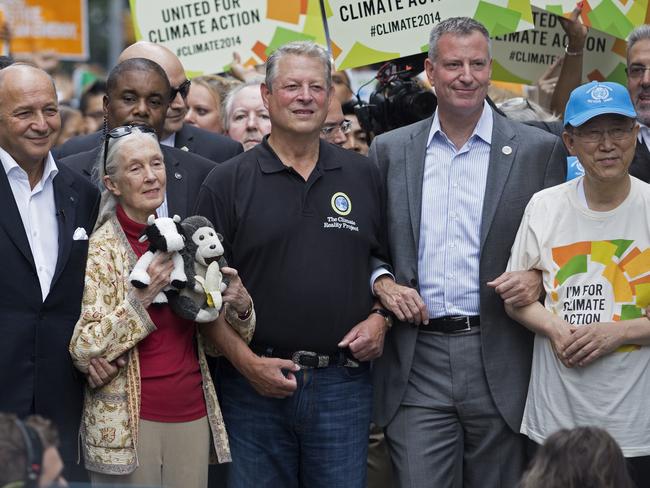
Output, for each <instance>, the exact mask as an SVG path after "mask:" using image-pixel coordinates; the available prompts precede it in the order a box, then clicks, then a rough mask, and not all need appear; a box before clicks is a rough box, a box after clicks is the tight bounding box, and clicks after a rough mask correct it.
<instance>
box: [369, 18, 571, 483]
mask: <svg viewBox="0 0 650 488" xmlns="http://www.w3.org/2000/svg"><path fill="white" fill-rule="evenodd" d="M425 67H426V72H427V75H428V78H429V80H430V81H431V84H432V85H433V86H434V87H435V90H436V95H437V97H438V108H437V110H436V113H435V114H434V116H433V117H432V118H429V119H427V120H424V121H421V122H418V123H416V124H413V125H410V126H408V127H404V128H401V129H397V130H395V131H392V132H389V133H387V134H384V135H381V136H379V137H377V138H376V139H375V140H374V141H373V144H372V147H371V149H370V154H369V155H370V157H371V158H372V159H374V160H375V161H376V162H377V164H378V165H379V168H380V171H381V174H382V179H383V181H384V184H385V186H386V192H387V201H386V205H387V210H386V211H387V219H388V239H389V249H390V254H391V256H390V258H391V261H392V264H393V266H394V276H395V281H393V278H392V277H391V276H390V275H384V276H379V277H377V275H376V274H375V276H374V278H376V279H375V281H374V291H375V294H376V295H377V296H378V297H379V298H380V299H381V302H382V304H383V305H384V306H385V307H387V308H389V309H390V310H391V311H392V312H393V313H394V314H395V315H396V317H397V318H398V322H397V323H396V325H395V326H394V327H393V329H392V330H391V332H390V333H389V334H388V336H387V338H386V344H385V347H384V354H383V356H382V357H381V358H380V359H379V360H377V362H376V363H375V368H374V374H375V417H376V418H375V421H376V423H377V424H378V425H380V426H385V427H386V434H387V438H388V441H389V446H390V450H391V456H392V459H393V463H394V466H395V468H396V472H397V478H398V481H399V486H403V487H406V486H408V487H431V486H435V487H436V488H444V487H451V486H457V484H455V483H458V484H460V483H459V480H457V479H455V478H456V475H457V474H458V473H459V472H461V471H462V478H463V479H462V485H463V486H466V487H478V486H481V487H514V486H515V485H516V484H517V481H518V479H519V477H520V476H521V473H522V471H523V468H524V464H525V441H524V438H523V437H522V436H521V435H519V433H518V432H519V427H520V424H521V418H522V413H523V407H524V402H525V399H526V391H527V387H528V378H529V372H530V365H531V352H532V340H533V337H532V334H530V333H528V332H527V331H526V330H522V329H523V328H522V327H517V324H515V323H513V322H512V321H511V320H510V319H509V318H508V316H507V315H506V313H505V311H504V306H503V301H502V299H501V297H500V296H499V295H501V296H502V297H504V298H506V299H508V300H509V301H511V302H512V301H514V302H515V303H516V304H527V303H530V302H531V301H533V300H535V299H537V298H538V295H539V288H538V284H539V277H538V276H537V275H535V274H532V273H531V274H530V275H526V274H502V273H503V271H504V270H505V269H506V265H507V262H508V256H509V254H510V248H511V246H512V243H513V240H514V237H515V234H516V232H517V228H518V225H519V221H520V219H521V216H522V214H523V211H524V208H525V206H526V203H527V202H528V200H529V198H530V197H531V195H532V194H533V193H535V192H536V191H538V190H540V189H541V188H544V187H546V186H550V185H554V184H558V183H560V182H561V181H563V176H564V175H563V166H564V160H565V157H566V154H565V152H564V149H563V146H562V142H561V141H560V140H559V139H558V138H557V137H555V136H553V135H550V134H547V133H545V132H543V131H541V130H538V129H535V128H531V127H527V126H523V125H521V124H518V123H514V122H510V121H508V120H506V119H505V118H503V117H501V116H500V115H498V114H496V113H495V112H494V111H492V109H491V108H490V106H489V105H488V104H487V103H486V101H485V97H486V94H487V87H488V84H489V81H490V74H491V56H490V41H489V37H488V33H487V31H486V29H485V28H484V27H483V26H482V25H481V24H479V23H478V22H476V21H474V20H472V19H469V18H462V17H461V18H452V19H448V20H446V21H443V22H441V23H440V24H438V25H437V26H436V27H435V28H434V29H433V30H432V32H431V39H430V42H429V56H428V59H427V60H426V62H425ZM493 281H494V282H493ZM488 282H491V284H492V285H493V286H495V287H496V292H495V290H494V289H492V288H490V287H489V286H488V285H487V283H488ZM520 289H522V290H524V291H521V290H520ZM526 290H528V292H527V293H526V292H525V291H526ZM409 322H411V323H409ZM461 446H462V447H461ZM459 449H462V452H460V451H459ZM460 460H462V468H461V467H460V466H459V465H458V463H459V461H460Z"/></svg>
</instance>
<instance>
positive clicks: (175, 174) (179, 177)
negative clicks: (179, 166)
mask: <svg viewBox="0 0 650 488" xmlns="http://www.w3.org/2000/svg"><path fill="white" fill-rule="evenodd" d="M174 178H176V179H177V180H180V179H183V175H182V174H180V173H174Z"/></svg>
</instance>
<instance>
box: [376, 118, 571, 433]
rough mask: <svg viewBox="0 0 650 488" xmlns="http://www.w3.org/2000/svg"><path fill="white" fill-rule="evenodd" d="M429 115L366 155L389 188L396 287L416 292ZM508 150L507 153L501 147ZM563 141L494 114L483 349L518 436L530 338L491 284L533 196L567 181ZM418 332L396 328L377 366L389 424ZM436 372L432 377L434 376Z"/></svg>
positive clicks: (380, 401)
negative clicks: (513, 318)
mask: <svg viewBox="0 0 650 488" xmlns="http://www.w3.org/2000/svg"><path fill="white" fill-rule="evenodd" d="M431 123H432V118H429V119H427V120H423V121H421V122H417V123H415V124H413V125H410V126H408V127H403V128H400V129H397V130H394V131H391V132H388V133H386V134H382V135H380V136H378V137H377V138H375V140H374V141H373V143H372V146H371V148H370V154H369V157H370V158H371V159H373V160H374V161H375V162H376V163H377V164H378V165H379V169H380V172H381V175H382V181H383V182H384V185H385V188H386V195H387V197H386V205H387V209H386V215H387V220H388V245H389V251H390V259H391V262H392V265H393V267H394V272H395V278H396V280H397V282H398V283H401V284H404V285H407V286H412V287H415V288H417V287H418V284H419V277H418V245H419V241H420V215H421V207H422V181H423V174H424V160H425V149H426V143H427V137H428V135H429V130H430V128H431ZM506 146H509V147H510V150H507V149H506V150H504V148H505V147H506ZM506 153H507V154H506ZM565 168H566V152H565V150H564V145H563V144H562V141H561V140H560V139H558V138H557V137H556V136H553V135H551V134H548V133H546V132H544V131H542V130H539V129H535V128H533V127H529V126H526V125H523V124H519V123H516V122H512V121H509V120H507V119H506V118H504V117H502V116H500V115H498V114H496V113H495V114H494V126H493V130H492V144H491V150H490V165H489V169H488V176H487V184H486V188H485V197H484V201H483V213H482V217H481V230H480V232H481V258H480V264H479V276H478V280H479V283H480V302H481V303H480V315H481V348H482V353H483V354H482V358H476V360H477V361H481V359H482V360H483V364H484V367H485V373H486V376H487V381H488V384H489V387H490V392H491V394H492V398H493V400H494V402H495V403H496V406H497V408H498V410H499V412H500V413H501V415H502V416H503V418H504V419H505V421H506V422H507V423H508V425H509V426H510V428H511V429H512V430H513V431H515V432H519V427H520V425H521V418H522V414H523V410H524V403H525V400H526V393H527V391H528V379H529V376H530V365H531V358H532V345H533V334H532V333H530V332H529V331H528V330H527V329H526V328H525V327H524V326H522V325H519V324H517V323H515V322H513V321H512V320H510V319H509V318H508V316H507V315H506V313H505V310H504V307H503V301H502V300H501V298H500V297H499V296H498V295H497V294H496V293H495V292H494V290H492V289H491V288H489V287H488V286H487V285H486V282H488V281H491V280H493V279H494V278H496V277H497V276H499V275H500V274H501V273H503V272H504V271H505V269H506V265H507V263H508V258H509V257H510V249H511V247H512V244H513V242H514V239H515V235H516V233H517V229H518V228H519V223H520V220H521V217H522V216H523V212H524V209H525V207H526V204H527V203H528V200H529V199H530V197H531V196H532V195H533V193H535V192H537V191H539V190H541V189H542V188H545V187H547V186H552V185H555V184H559V183H562V182H563V181H564V177H565V176H564V175H565ZM417 334H418V331H417V328H416V327H412V326H410V325H409V324H405V323H399V322H398V323H396V324H395V326H394V327H393V328H392V329H391V331H390V332H389V334H388V335H387V337H386V343H385V346H384V353H383V356H382V357H381V358H380V359H379V360H377V361H376V363H375V366H374V368H373V374H374V379H375V389H374V392H375V417H376V418H375V421H376V423H377V424H378V425H380V426H385V425H386V424H387V423H388V422H390V420H391V418H392V417H393V416H394V415H395V412H396V411H397V408H398V407H399V405H400V403H401V401H402V398H403V396H404V392H405V390H406V385H407V383H408V378H409V373H410V370H411V363H412V361H413V353H414V350H415V345H416V339H417ZM432 373H433V372H432Z"/></svg>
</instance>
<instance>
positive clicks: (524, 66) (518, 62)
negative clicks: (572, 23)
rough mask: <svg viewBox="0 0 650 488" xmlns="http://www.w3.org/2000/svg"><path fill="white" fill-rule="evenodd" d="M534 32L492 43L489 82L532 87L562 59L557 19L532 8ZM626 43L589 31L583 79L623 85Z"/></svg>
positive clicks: (563, 40)
mask: <svg viewBox="0 0 650 488" xmlns="http://www.w3.org/2000/svg"><path fill="white" fill-rule="evenodd" d="M533 20H534V22H535V29H534V30H527V31H523V32H514V33H510V34H505V35H503V36H497V37H495V38H493V39H492V56H493V59H492V79H494V80H500V81H509V82H512V83H523V84H526V85H532V84H534V83H535V82H536V81H537V80H538V79H539V78H540V76H542V74H543V73H544V72H545V71H546V69H547V68H548V67H549V66H551V65H552V64H553V63H554V62H555V60H556V59H558V58H560V57H562V56H564V46H566V44H567V39H566V35H565V33H564V30H562V27H561V26H560V22H559V20H558V17H557V16H556V15H554V14H551V13H550V12H547V11H545V10H541V9H538V8H535V7H533ZM625 49H626V43H625V41H623V40H622V39H619V38H617V37H614V36H612V35H609V34H605V33H604V32H599V31H597V30H595V29H590V30H589V34H588V35H587V41H586V43H585V51H584V61H583V79H584V80H585V81H592V80H597V81H605V80H607V81H616V82H618V83H622V84H625V83H626V80H627V78H626V75H625Z"/></svg>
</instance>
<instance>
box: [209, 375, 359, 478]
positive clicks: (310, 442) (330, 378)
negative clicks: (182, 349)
mask: <svg viewBox="0 0 650 488" xmlns="http://www.w3.org/2000/svg"><path fill="white" fill-rule="evenodd" d="M220 372H221V410H222V412H223V417H224V421H225V423H226V428H227V430H228V437H229V440H230V449H231V452H232V459H233V462H232V464H231V465H230V469H229V475H228V488H251V487H253V488H265V487H268V488H278V487H282V488H302V487H305V488H319V487H323V488H366V460H367V457H368V429H369V425H370V411H371V402H372V400H371V398H372V386H371V384H370V372H369V368H368V365H367V364H362V365H361V366H360V367H359V368H345V367H341V366H330V367H328V368H320V369H303V370H301V371H299V372H298V373H296V379H297V383H298V388H297V390H296V391H295V392H294V394H293V395H292V396H290V397H288V398H284V399H277V398H267V397H263V396H261V395H259V394H258V393H257V392H256V391H255V390H254V389H253V388H252V387H251V386H250V384H249V383H248V381H247V380H246V379H245V378H244V377H243V376H241V375H240V374H239V373H238V372H237V371H235V369H234V368H233V367H232V366H230V365H224V367H222V368H221V370H220Z"/></svg>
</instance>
